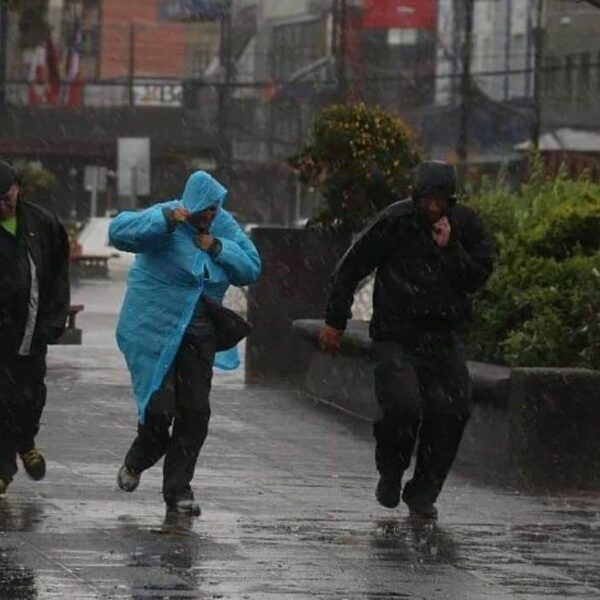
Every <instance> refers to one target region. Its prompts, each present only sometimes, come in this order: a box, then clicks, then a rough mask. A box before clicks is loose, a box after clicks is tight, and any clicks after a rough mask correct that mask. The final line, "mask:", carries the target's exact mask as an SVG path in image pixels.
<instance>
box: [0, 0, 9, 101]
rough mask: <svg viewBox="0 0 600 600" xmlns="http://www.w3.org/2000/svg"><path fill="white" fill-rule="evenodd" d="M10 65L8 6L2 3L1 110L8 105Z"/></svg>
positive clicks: (0, 51)
mask: <svg viewBox="0 0 600 600" xmlns="http://www.w3.org/2000/svg"><path fill="white" fill-rule="evenodd" d="M7 64H8V6H6V4H5V3H4V2H0V108H2V107H4V106H5V105H6V73H7V71H8V69H7Z"/></svg>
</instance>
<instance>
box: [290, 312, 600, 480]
mask: <svg viewBox="0 0 600 600" xmlns="http://www.w3.org/2000/svg"><path fill="white" fill-rule="evenodd" d="M321 325H322V323H321V322H320V321H318V320H313V319H306V320H298V321H295V322H294V323H293V331H294V333H295V348H294V356H295V357H304V359H303V360H302V365H301V368H300V369H299V370H298V371H297V372H298V374H299V377H298V378H297V380H296V385H297V386H298V387H300V388H301V389H302V390H303V391H304V392H305V393H306V394H307V395H308V396H310V397H311V398H315V399H318V400H321V401H323V402H325V403H327V404H330V405H334V406H336V407H338V408H340V409H342V410H343V411H345V412H349V413H352V414H354V415H357V416H360V417H361V418H363V419H367V420H373V419H376V418H377V417H378V415H379V407H378V406H377V402H376V400H375V394H374V373H373V371H374V360H373V357H372V351H371V340H370V338H369V333H368V323H366V322H362V321H351V322H350V323H349V326H348V330H347V331H346V334H345V335H344V337H343V338H342V345H341V348H340V352H339V353H338V354H337V355H336V356H331V355H328V354H324V353H323V352H321V351H320V350H319V348H318V347H317V336H318V332H319V329H320V327H321ZM468 367H469V372H470V374H471V380H472V383H473V410H472V416H471V419H470V421H469V424H468V426H467V429H466V432H465V436H464V439H463V442H462V445H461V450H460V454H459V460H458V461H457V467H458V468H462V469H463V471H466V472H468V473H469V474H473V475H476V476H480V477H483V478H485V479H489V478H490V477H492V478H495V480H498V479H500V480H504V481H508V482H509V483H511V484H515V485H518V486H519V487H526V488H537V489H539V488H542V489H551V488H554V489H556V488H559V489H564V488H577V489H594V490H598V489H600V435H598V431H600V407H599V405H598V392H597V390H598V388H600V372H598V371H592V370H588V369H560V368H527V367H519V368H508V367H502V366H497V365H489V364H485V363H480V362H469V363H468Z"/></svg>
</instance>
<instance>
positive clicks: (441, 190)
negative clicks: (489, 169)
mask: <svg viewBox="0 0 600 600" xmlns="http://www.w3.org/2000/svg"><path fill="white" fill-rule="evenodd" d="M456 188H457V179H456V171H455V170H454V167H453V166H452V165H450V164H449V163H447V162H443V161H439V160H429V161H424V162H422V163H420V164H419V165H418V166H417V168H416V170H415V174H414V177H413V185H412V197H413V200H414V202H415V207H416V209H417V212H419V213H420V214H421V215H423V216H424V217H425V218H426V220H427V221H429V222H435V221H437V220H438V219H440V218H441V217H443V216H444V215H445V214H446V212H447V210H448V208H450V207H451V206H454V205H455V204H456Z"/></svg>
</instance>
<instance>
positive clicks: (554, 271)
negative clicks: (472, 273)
mask: <svg viewBox="0 0 600 600" xmlns="http://www.w3.org/2000/svg"><path fill="white" fill-rule="evenodd" d="M471 203H472V205H473V206H474V207H475V208H476V209H477V210H478V212H479V213H480V214H481V215H482V217H483V218H484V220H485V221H486V223H487V226H488V228H489V229H490V230H491V231H492V232H493V234H494V236H495V239H496V244H497V247H498V262H497V268H496V271H495V273H494V275H493V276H492V278H491V279H490V281H489V283H488V285H487V286H486V288H485V289H484V290H483V292H482V293H481V294H480V296H479V297H478V299H477V310H476V318H475V323H474V327H473V331H472V338H471V341H472V344H473V348H474V351H475V354H476V356H477V357H478V358H481V359H483V360H489V361H492V362H499V363H504V364H509V365H522V366H562V367H591V368H600V186H598V185H596V184H593V183H591V182H590V181H588V180H586V179H585V178H582V179H580V180H577V181H570V180H568V179H566V178H565V177H564V175H563V174H559V175H558V177H557V178H556V179H553V180H546V179H543V178H542V177H539V175H538V174H537V173H536V172H534V173H533V175H532V179H531V180H530V182H529V183H528V184H527V185H525V186H524V188H523V189H522V190H521V193H519V194H513V193H510V192H509V191H508V190H507V189H499V188H498V187H496V188H494V187H493V186H486V187H484V188H483V189H482V191H481V193H480V194H478V195H477V196H475V197H474V198H472V199H471Z"/></svg>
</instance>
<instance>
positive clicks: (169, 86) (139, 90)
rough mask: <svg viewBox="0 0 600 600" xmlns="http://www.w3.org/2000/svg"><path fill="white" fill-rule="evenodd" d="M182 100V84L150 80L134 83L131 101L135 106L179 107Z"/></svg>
mask: <svg viewBox="0 0 600 600" xmlns="http://www.w3.org/2000/svg"><path fill="white" fill-rule="evenodd" d="M182 101H183V85H182V84H181V83H166V82H164V81H150V82H145V83H134V86H133V102H134V104H135V106H163V107H173V108H179V107H181V105H182Z"/></svg>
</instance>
